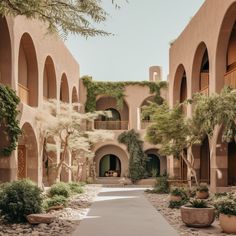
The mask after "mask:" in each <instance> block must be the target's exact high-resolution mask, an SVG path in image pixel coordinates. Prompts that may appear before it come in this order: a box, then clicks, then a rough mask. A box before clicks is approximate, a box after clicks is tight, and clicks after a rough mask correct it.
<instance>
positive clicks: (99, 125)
mask: <svg viewBox="0 0 236 236" xmlns="http://www.w3.org/2000/svg"><path fill="white" fill-rule="evenodd" d="M94 127H95V129H105V130H128V128H129V122H128V121H100V120H97V121H95V122H94Z"/></svg>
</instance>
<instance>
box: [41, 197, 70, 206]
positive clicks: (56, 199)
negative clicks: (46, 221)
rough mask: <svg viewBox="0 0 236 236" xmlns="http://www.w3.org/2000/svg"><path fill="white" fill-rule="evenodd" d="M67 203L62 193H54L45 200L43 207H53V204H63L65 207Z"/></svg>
mask: <svg viewBox="0 0 236 236" xmlns="http://www.w3.org/2000/svg"><path fill="white" fill-rule="evenodd" d="M67 204H68V199H67V198H65V197H64V196H62V195H54V196H53V197H52V198H48V199H47V200H46V201H45V206H44V207H45V208H46V209H47V208H49V207H53V206H61V205H62V206H64V207H66V206H67Z"/></svg>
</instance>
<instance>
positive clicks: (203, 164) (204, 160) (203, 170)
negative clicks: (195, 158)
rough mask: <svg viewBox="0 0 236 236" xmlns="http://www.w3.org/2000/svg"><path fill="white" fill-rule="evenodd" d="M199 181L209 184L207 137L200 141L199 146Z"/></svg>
mask: <svg viewBox="0 0 236 236" xmlns="http://www.w3.org/2000/svg"><path fill="white" fill-rule="evenodd" d="M199 178H200V182H204V183H208V184H210V148H209V142H208V138H207V137H205V139H204V140H203V142H202V145H201V148H200V176H199Z"/></svg>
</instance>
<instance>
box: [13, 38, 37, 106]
mask: <svg viewBox="0 0 236 236" xmlns="http://www.w3.org/2000/svg"><path fill="white" fill-rule="evenodd" d="M18 95H19V97H20V99H21V101H22V102H23V103H25V104H28V105H29V106H33V107H37V106H38V62H37V56H36V51H35V46H34V43H33V40H32V38H31V36H30V35H29V34H28V33H24V34H23V35H22V37H21V40H20V48H19V58H18Z"/></svg>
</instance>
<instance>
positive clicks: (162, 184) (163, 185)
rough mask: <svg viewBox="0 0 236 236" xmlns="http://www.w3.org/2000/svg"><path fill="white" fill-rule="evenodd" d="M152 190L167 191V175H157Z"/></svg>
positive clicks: (157, 191)
mask: <svg viewBox="0 0 236 236" xmlns="http://www.w3.org/2000/svg"><path fill="white" fill-rule="evenodd" d="M153 190H154V192H155V193H169V192H170V186H169V182H168V176H161V177H157V180H156V184H155V186H154V189H153Z"/></svg>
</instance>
